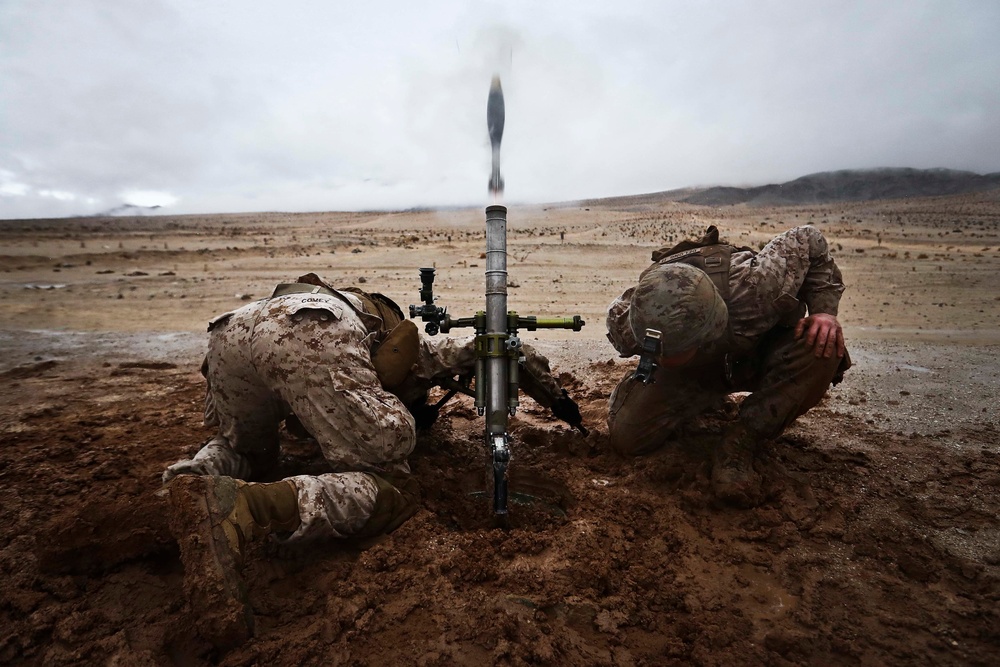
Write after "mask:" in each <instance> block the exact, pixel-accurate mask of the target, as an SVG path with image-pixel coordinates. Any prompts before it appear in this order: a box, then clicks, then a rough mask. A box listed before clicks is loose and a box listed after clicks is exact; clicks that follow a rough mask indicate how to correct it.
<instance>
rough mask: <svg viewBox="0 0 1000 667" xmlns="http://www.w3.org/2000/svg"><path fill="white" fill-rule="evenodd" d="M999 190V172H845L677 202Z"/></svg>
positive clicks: (757, 202)
mask: <svg viewBox="0 0 1000 667" xmlns="http://www.w3.org/2000/svg"><path fill="white" fill-rule="evenodd" d="M998 188H1000V172H997V173H992V174H985V175H981V174H976V173H974V172H971V171H959V170H955V169H909V168H882V169H844V170H840V171H824V172H820V173H816V174H809V175H808V176H802V177H801V178H796V179H795V180H793V181H788V182H787V183H779V184H772V185H761V186H757V187H749V188H737V187H710V188H705V189H703V190H699V191H696V192H694V193H692V194H687V195H684V196H680V197H677V198H676V199H675V200H676V201H682V202H685V203H688V204H700V205H703V206H730V205H733V204H749V205H751V206H780V205H789V204H828V203H835V202H847V201H868V200H874V199H901V198H905V197H938V196H942V195H957V194H966V193H970V192H983V191H985V190H995V189H998ZM680 192H683V191H678V193H680Z"/></svg>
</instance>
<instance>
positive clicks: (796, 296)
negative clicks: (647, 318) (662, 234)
mask: <svg viewBox="0 0 1000 667" xmlns="http://www.w3.org/2000/svg"><path fill="white" fill-rule="evenodd" d="M665 259H666V258H662V259H661V261H662V260H665ZM730 261H731V264H730V269H729V296H728V298H727V299H726V306H727V308H728V310H729V332H728V333H729V335H728V336H727V337H726V339H725V340H723V341H720V342H719V343H716V344H713V346H712V347H713V350H705V351H704V355H711V354H712V353H714V352H740V351H748V350H750V349H752V348H753V347H754V345H755V344H756V342H757V340H758V339H759V338H760V336H761V335H762V334H763V333H765V332H767V331H769V330H770V329H773V328H774V327H775V326H778V325H782V324H784V325H791V324H794V322H796V321H797V320H798V319H800V318H801V317H804V316H805V314H806V311H807V310H808V312H809V313H810V314H817V313H827V314H830V315H836V314H837V308H838V305H839V303H840V296H841V294H842V293H843V291H844V281H843V278H842V276H841V274H840V269H839V268H838V267H837V264H836V262H834V260H833V257H832V256H831V255H830V250H829V247H828V246H827V242H826V238H825V237H824V236H823V234H822V233H821V232H820V231H819V230H818V229H816V228H815V227H812V226H803V227H795V228H794V229H790V230H788V231H787V232H784V233H783V234H780V235H778V236H777V237H775V238H774V239H772V240H771V242H770V243H768V244H767V245H766V246H764V248H763V249H762V250H761V251H760V252H759V253H754V252H752V251H750V250H746V249H735V250H734V252H733V254H732V257H731V260H730ZM633 289H634V288H629V289H627V290H625V292H623V293H622V294H621V295H620V296H618V297H617V298H616V299H615V300H614V301H612V302H611V305H610V306H608V318H607V327H608V340H610V341H611V344H612V345H613V346H614V347H615V349H616V350H618V352H619V353H620V354H621V356H623V357H631V356H633V355H636V354H639V353H640V352H641V349H640V345H639V343H638V342H637V341H636V340H635V337H634V336H633V334H632V329H631V327H630V326H629V322H628V311H629V303H630V302H631V298H632V291H633ZM720 347H721V348H724V349H718V348H720Z"/></svg>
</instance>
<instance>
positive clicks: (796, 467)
mask: <svg viewBox="0 0 1000 667" xmlns="http://www.w3.org/2000/svg"><path fill="white" fill-rule="evenodd" d="M803 223H811V224H815V225H816V226H817V227H819V228H820V229H821V230H823V231H824V232H825V233H826V234H827V236H828V238H829V239H830V242H831V245H832V246H833V247H834V248H835V255H836V257H837V258H838V262H839V263H840V264H841V266H842V268H843V270H844V274H845V279H846V281H847V282H848V283H849V291H848V292H847V294H846V296H845V299H844V301H843V303H842V313H841V320H842V321H843V322H844V324H845V326H846V330H847V334H848V339H849V345H850V347H851V350H852V355H853V357H854V359H855V363H856V367H855V369H853V370H852V372H851V373H849V375H848V377H847V379H846V380H845V382H844V383H843V384H841V385H839V386H838V387H836V388H835V389H833V390H832V391H831V392H830V394H829V395H828V397H827V398H826V399H825V400H824V402H823V403H822V404H821V405H820V406H819V407H818V408H817V409H815V410H813V411H812V412H810V413H809V414H808V415H806V416H805V417H803V418H802V419H800V420H799V421H798V422H797V423H796V424H795V425H794V426H793V427H792V428H791V429H790V430H789V431H788V432H787V433H786V434H785V435H784V436H783V437H782V438H780V439H779V440H778V441H776V442H774V443H773V444H772V445H771V446H770V447H769V448H768V449H767V451H766V452H764V453H763V455H762V456H761V457H760V459H759V460H758V466H759V468H760V469H761V470H762V471H763V472H764V473H765V477H766V480H767V486H768V491H769V494H768V499H767V502H766V503H765V504H764V505H763V506H761V507H759V508H757V509H753V510H735V509H731V508H725V507H719V506H717V505H716V504H714V503H713V501H712V499H711V496H710V494H709V493H708V480H707V476H706V474H707V468H706V466H705V464H704V461H705V456H706V455H705V451H706V449H707V447H708V446H709V445H710V440H711V438H710V437H709V438H707V439H706V441H702V442H699V441H691V442H686V443H681V444H679V445H677V446H674V447H671V448H668V449H665V450H663V451H661V452H659V453H658V454H656V455H653V456H650V457H646V458H642V459H636V460H625V459H621V458H618V457H616V456H614V455H612V454H611V453H609V451H608V449H607V429H606V426H605V425H604V417H605V415H606V411H607V407H606V405H607V397H608V395H609V393H610V391H611V389H612V388H613V387H614V385H615V383H616V382H617V381H618V379H619V378H620V377H621V376H622V375H623V374H624V373H625V372H626V371H627V370H628V369H630V368H631V367H632V365H633V364H634V361H632V360H622V359H616V356H615V352H614V350H613V349H612V348H611V347H610V345H608V344H607V342H606V341H605V340H604V339H603V333H604V331H603V318H602V315H603V310H604V308H605V306H606V305H607V303H608V302H609V301H610V300H611V299H612V298H613V297H614V296H615V295H616V294H617V293H619V292H620V291H621V290H622V289H624V288H625V287H626V286H628V284H629V283H630V282H631V281H634V279H635V277H636V276H637V275H638V273H639V271H640V270H641V269H642V268H643V267H644V266H645V265H646V263H647V261H648V256H649V252H650V250H652V249H654V248H656V247H659V246H660V245H664V244H669V243H671V242H673V241H676V240H679V239H680V238H681V237H682V236H687V235H692V234H694V233H696V232H700V231H701V230H702V229H703V228H704V227H705V226H707V225H708V224H717V225H718V226H719V227H720V228H721V229H722V230H723V235H724V236H728V237H729V238H730V239H732V240H734V241H738V242H740V243H747V244H751V245H755V244H759V243H760V242H762V241H764V240H765V239H767V238H768V237H769V236H770V235H772V234H774V233H776V232H777V231H780V230H782V229H785V228H788V227H791V226H794V225H796V224H803ZM482 231H483V215H482V211H479V210H473V211H448V212H444V213H441V212H437V213H434V212H408V213H398V214H385V213H351V214H346V213H345V214H330V213H328V214H298V215H285V214H257V215H234V216H184V217H155V218H139V219H131V218H130V219H104V220H94V219H77V220H61V221H30V222H16V221H0V351H2V355H0V389H2V392H3V397H4V400H3V402H2V405H0V442H2V447H0V525H2V526H3V528H2V531H0V573H2V576H0V662H2V663H5V664H11V663H23V664H46V665H49V664H110V665H146V664H148V665H160V664H163V665H167V664H181V665H200V664H212V663H221V664H227V665H250V664H323V665H368V664H414V665H481V664H512V665H520V664H559V665H562V664H573V665H669V664H703V665H716V664H718V665H731V664H768V665H786V664H813V665H855V664H860V665H883V664H899V665H910V664H913V665H916V664H920V665H925V664H944V665H993V664H997V662H998V660H1000V521H998V514H1000V438H998V424H997V399H996V396H997V392H998V390H1000V362H998V361H997V352H998V350H1000V301H998V300H1000V292H998V289H997V287H996V285H997V284H998V279H1000V201H998V198H997V196H996V195H995V194H994V195H989V194H986V195H976V196H964V197H951V198H935V199H924V200H909V201H887V202H877V203H872V202H868V203H863V204H849V205H837V206H811V207H799V208H773V209H748V208H742V207H729V208H718V209H716V208H707V207H697V206H690V205H681V204H676V203H671V202H663V203H661V204H652V205H651V204H648V203H644V204H641V205H640V204H635V205H630V204H629V202H628V201H623V200H616V201H615V202H614V203H613V204H604V205H602V204H601V203H600V202H589V203H587V204H585V205H565V206H551V207H517V206H511V210H510V216H509V232H508V233H509V240H510V266H509V269H510V282H511V285H510V306H511V307H512V308H513V309H516V310H518V311H519V312H521V313H523V314H549V315H565V314H581V315H583V316H584V319H586V320H587V322H588V324H587V326H586V327H585V328H584V331H582V332H580V333H579V334H573V333H568V332H546V333H542V334H539V335H538V336H537V340H535V338H536V336H535V335H534V334H525V338H526V339H527V340H529V342H532V343H534V344H535V345H536V346H537V347H538V348H539V349H540V350H541V351H542V352H544V353H545V354H547V355H548V356H549V357H550V358H551V360H552V362H553V366H554V367H555V368H556V370H557V371H558V372H559V373H560V374H561V379H562V381H563V383H564V384H565V386H566V387H567V388H568V389H569V390H570V392H571V393H572V395H573V396H574V397H575V398H576V399H577V400H578V401H579V402H580V404H581V406H582V408H583V413H584V416H585V418H586V423H587V425H588V426H589V427H590V428H591V434H590V435H589V436H588V437H586V438H583V437H582V436H580V435H579V434H577V433H575V432H573V431H571V430H569V429H568V428H567V427H565V426H564V425H562V424H561V423H559V422H556V421H553V420H552V419H551V418H550V417H549V416H548V414H547V413H546V411H544V410H541V409H540V408H539V407H538V406H537V405H535V404H534V403H532V402H531V401H530V400H529V399H525V400H524V402H523V406H522V407H523V409H522V411H521V412H520V413H519V414H518V417H517V418H516V419H515V420H514V421H513V422H512V433H513V435H514V461H513V464H512V468H513V469H514V471H515V478H514V484H515V490H518V489H521V490H523V491H525V492H530V493H533V494H535V495H536V496H537V497H539V498H540V499H541V500H540V501H539V502H536V503H535V504H534V505H517V504H514V505H513V506H512V526H511V528H510V529H509V530H498V529H495V528H494V527H493V525H492V519H491V516H490V510H489V501H488V499H486V498H483V497H482V496H481V495H480V494H478V493H477V492H478V491H480V490H481V488H482V486H483V479H484V476H485V466H484V454H483V451H482V445H481V428H482V422H481V420H480V419H479V418H477V417H476V416H475V411H474V409H473V408H472V406H471V405H470V402H469V401H468V400H466V399H455V400H454V401H453V402H451V403H450V404H449V405H448V407H447V408H446V410H445V414H444V416H443V418H442V419H441V420H440V421H439V422H438V423H437V424H436V425H435V426H434V427H433V428H432V429H431V430H430V431H429V432H427V433H425V434H423V435H421V437H420V439H419V442H418V446H417V450H416V452H415V453H414V455H413V459H412V464H413V469H414V471H415V473H416V478H417V479H418V480H419V483H420V486H421V489H422V509H421V510H420V511H419V513H418V514H417V515H416V516H415V517H414V518H412V519H411V520H410V521H409V522H408V523H407V524H405V525H404V526H403V527H402V528H400V529H399V530H398V531H396V532H395V533H393V534H392V535H390V536H388V537H385V538H382V539H380V540H376V541H375V542H370V543H354V542H347V543H337V544H324V545H313V546H310V547H305V548H295V549H292V548H288V547H280V548H279V547H278V546H276V545H272V544H266V545H262V546H261V547H260V548H259V549H258V550H257V551H256V552H255V553H254V554H253V555H252V557H251V559H250V563H249V565H248V568H247V571H246V573H245V574H246V579H247V582H248V584H249V590H250V599H251V602H252V605H253V608H254V611H255V614H256V618H257V636H256V637H255V638H254V639H253V640H252V641H250V642H249V643H248V644H246V645H244V646H242V647H240V648H237V649H234V650H232V651H230V652H228V653H225V654H220V653H218V652H217V651H214V650H213V649H212V648H211V647H210V646H209V645H208V644H207V643H205V642H204V641H203V640H201V639H200V638H199V636H198V632H197V628H198V617H197V614H196V610H192V609H190V608H189V606H188V604H187V602H186V600H185V598H184V594H183V590H182V581H183V577H184V572H183V567H182V565H181V563H180V560H179V558H178V554H177V548H176V545H175V543H174V540H173V538H172V537H171V535H170V533H169V531H168V530H167V527H166V512H165V507H164V505H163V502H164V501H163V500H162V499H161V498H160V497H159V496H157V495H156V492H157V490H158V489H159V488H160V484H159V478H160V473H161V472H162V470H163V468H164V467H165V466H166V465H168V464H170V463H172V462H173V461H175V460H177V459H179V458H182V457H186V456H189V455H191V454H193V453H194V452H195V451H196V450H197V448H198V447H199V445H200V444H201V443H202V442H203V441H204V440H206V439H207V438H208V437H209V436H210V432H209V431H208V430H207V429H206V428H205V427H204V426H202V424H201V414H200V413H201V401H202V398H203V392H204V386H203V383H202V380H201V377H200V376H199V375H198V372H197V369H198V363H199V361H200V356H201V354H202V352H203V348H204V344H205V340H206V339H205V334H204V324H205V322H206V321H207V320H208V319H209V318H210V317H211V316H213V315H214V314H216V313H218V312H222V311H225V310H228V309H231V308H233V307H237V306H239V305H241V303H244V302H246V301H247V300H250V299H254V298H260V297H262V296H265V295H266V294H267V293H269V292H270V289H271V288H272V287H273V285H274V283H277V282H281V281H284V280H288V279H290V278H293V277H294V276H296V275H299V274H300V273H304V272H306V271H317V272H319V273H320V274H322V275H324V276H325V277H327V278H328V279H330V280H331V281H332V282H335V283H339V284H359V283H360V284H361V285H362V286H365V287H368V288H371V289H378V290H381V291H384V292H385V293H387V294H388V295H390V296H392V297H393V298H395V299H396V300H397V301H399V302H400V303H401V304H402V305H403V306H404V308H405V306H406V305H407V304H409V303H415V302H416V301H417V289H418V288H419V281H418V279H417V271H416V269H417V267H420V266H430V265H436V266H437V268H438V281H437V283H436V284H435V287H436V288H437V293H438V295H439V301H440V303H441V304H442V305H446V306H448V307H449V312H451V313H452V314H454V315H456V316H460V315H466V314H471V313H472V312H473V311H474V310H476V309H478V308H481V307H482V306H481V303H482V298H481V296H480V295H481V291H482V285H483V269H484V265H485V260H484V259H482V258H481V257H480V253H481V252H482V250H483V238H482ZM283 446H284V449H283V452H284V455H283V458H282V463H281V469H280V470H279V471H277V472H276V476H282V475H287V474H294V473H301V472H318V471H322V470H323V469H324V463H323V460H322V458H321V457H320V456H319V455H318V453H317V451H316V448H315V445H314V444H313V443H311V442H310V441H308V440H296V439H294V438H292V437H290V436H289V437H286V438H285V440H284V443H283Z"/></svg>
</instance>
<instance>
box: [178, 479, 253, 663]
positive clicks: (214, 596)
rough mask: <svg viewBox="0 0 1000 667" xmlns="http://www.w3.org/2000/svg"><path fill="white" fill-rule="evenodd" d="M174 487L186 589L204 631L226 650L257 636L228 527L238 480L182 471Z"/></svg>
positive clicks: (199, 631)
mask: <svg viewBox="0 0 1000 667" xmlns="http://www.w3.org/2000/svg"><path fill="white" fill-rule="evenodd" d="M169 488H170V505H171V513H170V521H169V524H170V530H171V532H172V533H173V534H174V537H175V538H176V539H177V544H178V546H179V547H180V552H181V561H182V562H183V563H184V592H185V594H186V595H187V599H188V603H189V605H190V607H191V612H192V614H193V615H194V616H195V617H196V618H197V628H198V633H199V634H200V635H202V637H204V638H205V639H206V640H208V641H209V642H210V643H212V645H214V646H215V647H216V648H218V649H221V650H223V651H225V650H229V649H231V648H235V647H237V646H239V645H241V644H243V643H244V642H246V641H247V640H248V639H250V638H251V637H252V636H253V633H254V618H253V609H252V608H251V606H250V602H249V599H248V596H247V587H246V583H245V582H244V581H243V578H242V577H241V576H240V573H239V566H238V564H237V562H236V557H235V555H234V554H233V551H232V549H231V548H230V547H229V541H228V539H227V538H226V533H225V530H224V529H223V527H222V521H223V519H224V518H225V517H226V516H228V514H229V512H230V511H232V508H233V505H234V504H235V499H236V489H237V485H236V482H235V481H234V480H232V479H230V478H228V477H209V476H199V475H179V476H178V477H176V478H174V479H173V480H172V481H171V482H170V485H169Z"/></svg>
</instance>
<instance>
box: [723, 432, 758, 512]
mask: <svg viewBox="0 0 1000 667" xmlns="http://www.w3.org/2000/svg"><path fill="white" fill-rule="evenodd" d="M759 444H760V439H759V438H757V437H756V436H754V435H753V434H752V433H750V432H749V431H748V430H747V429H746V427H745V426H743V425H742V424H740V423H738V422H737V423H735V424H733V425H732V426H730V427H729V428H728V429H727V430H726V432H725V433H724V434H723V436H722V442H721V443H720V444H719V445H718V447H716V448H715V450H714V451H713V452H712V490H713V491H714V492H715V497H716V498H718V499H719V500H721V501H723V502H726V503H730V504H733V505H737V506H739V507H745V508H749V507H756V506H757V505H760V504H761V502H763V500H764V497H763V492H762V490H761V478H760V475H758V474H757V472H756V471H754V469H753V458H754V453H755V452H756V450H757V446H758V445H759Z"/></svg>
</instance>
